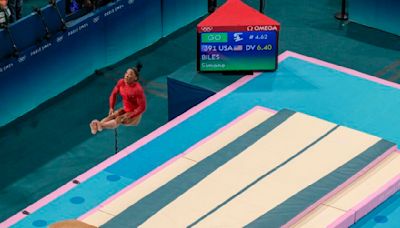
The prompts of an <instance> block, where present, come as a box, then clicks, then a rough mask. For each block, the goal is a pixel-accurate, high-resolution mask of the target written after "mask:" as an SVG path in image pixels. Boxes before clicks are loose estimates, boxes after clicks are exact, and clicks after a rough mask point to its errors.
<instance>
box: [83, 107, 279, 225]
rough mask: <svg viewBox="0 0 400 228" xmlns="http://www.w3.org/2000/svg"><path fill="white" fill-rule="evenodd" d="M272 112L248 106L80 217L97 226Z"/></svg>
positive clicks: (266, 117) (232, 139) (257, 123)
mask: <svg viewBox="0 0 400 228" xmlns="http://www.w3.org/2000/svg"><path fill="white" fill-rule="evenodd" d="M274 113H275V112H272V111H270V110H266V109H263V108H262V107H255V108H253V109H251V110H250V111H248V112H247V113H245V114H244V115H242V116H240V117H238V118H237V119H236V120H234V121H233V122H231V123H230V124H228V125H227V126H226V127H224V128H222V129H220V130H218V131H217V132H215V133H214V134H212V135H210V136H209V137H207V138H206V139H205V140H202V141H201V142H199V143H198V144H196V145H195V146H193V147H191V148H190V149H189V150H188V151H186V152H185V153H183V154H184V155H183V156H182V157H179V158H178V159H176V160H175V159H174V161H173V162H169V163H168V165H167V166H166V167H165V168H164V169H162V170H160V171H159V172H158V173H156V174H153V175H151V176H149V177H148V179H146V180H144V181H143V182H142V183H141V184H140V185H136V184H132V185H131V186H130V187H128V188H126V190H125V191H123V192H121V193H119V194H118V195H116V196H114V197H112V198H111V199H109V200H108V201H107V202H105V203H103V204H102V205H101V206H100V207H98V208H96V209H95V211H92V212H89V214H87V215H86V217H85V218H81V219H82V221H84V222H87V223H89V224H92V225H96V226H100V225H102V224H104V223H105V222H107V221H108V220H110V219H112V218H113V217H114V216H115V215H118V214H119V213H121V212H122V211H124V210H125V209H126V208H128V207H129V206H130V205H132V204H134V203H136V202H137V201H138V200H140V199H141V198H143V197H144V196H146V195H148V194H150V193H151V192H153V191H154V190H156V189H157V188H159V187H160V186H162V185H164V184H166V183H167V182H168V181H170V180H171V179H173V178H174V177H176V176H177V175H179V174H181V173H183V172H184V171H186V170H187V169H188V168H190V167H192V166H193V165H195V164H196V163H197V162H199V161H201V160H203V159H204V158H206V157H208V156H210V155H212V154H213V153H215V152H216V151H218V150H219V149H221V148H222V147H224V146H225V145H227V144H229V143H230V142H232V141H234V140H235V139H236V138H238V137H239V136H241V135H243V134H244V133H246V132H248V131H249V130H250V129H252V128H254V127H255V126H257V125H259V124H260V123H262V122H264V121H265V120H267V119H268V118H270V117H271V116H272V115H273V114H274ZM90 213H91V214H90Z"/></svg>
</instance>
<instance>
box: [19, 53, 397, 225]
mask: <svg viewBox="0 0 400 228" xmlns="http://www.w3.org/2000/svg"><path fill="white" fill-rule="evenodd" d="M232 104H235V105H232ZM257 105H261V106H265V107H269V108H272V109H276V110H281V109H284V108H288V109H291V110H297V111H300V112H304V113H306V114H309V115H312V116H316V117H319V118H321V119H325V120H328V121H331V122H334V123H337V124H339V125H343V126H348V127H351V128H354V129H358V130H361V131H364V132H367V133H370V134H373V135H377V136H380V137H382V138H385V139H387V140H389V141H393V142H394V143H397V144H399V143H400V135H399V134H398V131H397V129H399V127H400V122H399V121H398V120H399V118H398V116H396V115H392V114H393V113H399V112H400V90H399V89H395V88H392V87H388V86H384V85H381V84H377V83H374V82H371V81H368V80H365V79H361V78H358V77H354V76H352V75H348V74H345V73H342V72H339V71H336V70H332V69H330V68H326V67H322V66H318V65H315V64H312V63H309V62H306V61H303V60H300V59H296V58H287V59H286V60H284V61H283V62H281V63H280V67H279V70H278V71H277V72H275V73H264V74H262V75H260V76H258V77H256V78H255V79H253V80H251V81H249V82H248V83H246V84H245V85H243V86H242V87H239V88H238V89H237V90H235V91H234V92H232V93H230V94H228V95H227V96H225V97H223V98H222V99H220V100H218V101H217V102H215V103H214V104H212V105H210V106H208V107H207V108H205V109H203V110H202V111H200V112H199V113H198V114H196V115H194V116H192V117H190V118H189V119H187V120H186V121H184V122H183V123H181V124H179V125H178V126H176V127H174V128H173V129H171V130H169V131H167V132H166V133H164V134H163V135H161V136H159V137H157V138H156V139H154V140H152V141H151V142H149V143H147V144H146V145H145V146H143V147H141V148H139V149H138V150H136V151H135V152H134V153H131V154H130V155H128V156H127V157H125V158H123V159H121V160H120V161H119V162H117V163H115V164H114V165H111V166H109V167H108V168H106V169H105V172H108V173H110V174H114V175H119V176H121V177H122V178H123V179H130V180H137V179H138V178H140V177H141V176H143V175H145V174H146V173H148V172H149V171H150V170H152V169H154V168H156V167H157V166H159V165H160V164H162V163H164V162H166V161H167V160H169V159H170V158H172V157H174V156H176V155H178V154H180V153H182V152H183V151H185V150H186V149H188V148H189V147H190V146H192V145H194V144H195V143H196V142H198V141H200V140H201V139H203V138H205V137H206V136H208V135H210V134H211V133H213V132H214V131H216V130H217V129H219V128H220V127H223V126H224V125H226V124H227V123H229V122H231V121H232V120H233V119H235V118H236V117H238V116H239V115H241V114H243V113H244V112H246V111H248V110H250V109H251V108H253V107H254V106H257ZM216 116H217V117H218V118H215V117H216ZM204 123H207V124H204ZM193 129H196V130H195V131H193ZM98 181H102V182H104V181H105V180H104V174H103V173H100V174H98V175H95V176H93V177H92V178H90V179H89V181H88V182H84V183H82V184H80V185H78V186H77V187H76V189H74V191H73V193H71V192H68V193H66V194H65V195H63V196H61V197H60V199H59V200H61V201H64V202H68V201H70V199H72V198H73V197H76V196H77V195H76V194H75V192H77V191H79V192H80V193H81V194H82V195H80V196H90V199H91V200H90V203H89V202H88V204H90V205H87V204H85V203H82V204H81V207H80V209H76V210H75V211H69V212H68V215H69V216H71V218H74V217H78V216H80V215H81V214H82V212H85V210H86V208H88V207H91V206H94V205H96V204H99V203H101V202H102V201H104V200H106V199H107V194H104V193H103V192H107V193H109V194H112V193H116V192H118V190H121V189H123V188H124V187H125V186H126V184H125V183H124V182H122V183H121V184H120V185H119V186H118V187H114V185H113V187H110V188H108V187H107V185H102V186H104V187H101V192H102V193H99V194H97V191H96V192H93V191H92V189H98V187H97V186H96V183H98ZM117 185H118V184H117ZM48 207H50V208H51V207H54V202H51V203H50V204H49V205H47V206H45V207H43V208H42V209H41V210H40V211H38V212H36V213H33V214H32V215H30V216H28V218H27V219H25V220H23V221H21V222H20V223H19V224H18V226H17V227H29V226H31V225H32V224H33V223H35V222H36V221H38V220H48V221H56V220H59V219H64V218H65V216H64V215H61V214H62V213H53V212H52V210H48V209H47V208H48ZM59 207H60V206H59ZM60 208H61V207H60Z"/></svg>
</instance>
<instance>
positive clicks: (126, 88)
mask: <svg viewBox="0 0 400 228" xmlns="http://www.w3.org/2000/svg"><path fill="white" fill-rule="evenodd" d="M118 93H119V94H120V95H121V97H122V104H123V107H124V111H125V112H129V113H132V114H131V115H130V117H136V116H139V115H140V114H142V113H143V112H144V111H145V110H146V97H145V95H144V91H143V88H142V86H141V85H140V84H139V83H138V82H135V83H134V84H132V85H128V84H126V83H125V81H124V79H120V80H119V81H118V83H117V85H116V86H115V87H114V89H113V91H112V93H111V95H110V108H111V109H114V107H115V103H116V102H117V94H118Z"/></svg>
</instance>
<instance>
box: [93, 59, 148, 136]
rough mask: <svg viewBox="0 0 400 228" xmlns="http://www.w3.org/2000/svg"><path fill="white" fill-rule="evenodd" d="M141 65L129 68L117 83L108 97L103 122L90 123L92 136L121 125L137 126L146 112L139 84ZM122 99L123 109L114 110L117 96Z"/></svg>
mask: <svg viewBox="0 0 400 228" xmlns="http://www.w3.org/2000/svg"><path fill="white" fill-rule="evenodd" d="M141 69H142V65H141V64H140V63H139V64H137V65H136V67H133V68H129V69H128V70H127V71H126V72H125V75H124V78H123V79H120V80H119V81H118V82H117V85H116V86H115V87H114V89H113V91H112V92H111V95H110V101H109V103H110V110H109V112H108V116H107V117H105V118H104V119H103V120H101V121H99V120H93V121H92V122H91V123H90V129H91V132H92V134H94V135H95V134H96V133H97V132H99V131H102V130H103V129H115V128H117V127H119V126H120V125H121V124H122V125H125V126H137V125H138V124H139V123H140V120H141V118H142V114H143V112H144V111H145V110H146V97H145V95H144V91H143V88H142V86H141V85H140V83H139V74H140V70H141ZM118 94H119V95H120V96H121V97H122V104H123V108H120V109H118V110H115V103H116V102H117V95H118Z"/></svg>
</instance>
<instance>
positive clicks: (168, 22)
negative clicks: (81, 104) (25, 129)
mask: <svg viewBox="0 0 400 228" xmlns="http://www.w3.org/2000/svg"><path fill="white" fill-rule="evenodd" d="M63 1H65V0H61V1H59V2H58V5H59V8H60V10H61V11H62V12H61V14H62V15H65V12H64V7H63V5H64V2H63ZM206 6H207V1H197V0H196V1H195V0H192V1H187V0H159V1H148V0H118V1H115V2H113V3H110V4H109V5H107V6H105V7H103V8H101V9H98V10H96V11H95V12H92V13H89V14H87V15H85V16H83V17H81V18H79V19H77V20H75V21H71V22H69V23H68V29H67V31H65V32H64V33H63V32H61V31H60V30H59V28H60V26H61V22H60V19H59V16H58V14H57V12H56V11H55V9H54V8H53V7H51V6H46V7H44V8H43V9H42V11H43V16H44V18H45V20H46V21H47V22H48V27H49V28H50V31H51V33H52V37H51V39H50V40H49V41H46V40H44V41H42V42H38V40H40V38H41V37H44V34H45V29H44V27H43V25H42V22H41V21H40V18H39V17H38V16H37V15H36V14H31V15H29V16H27V17H25V18H23V19H22V20H20V21H18V22H17V23H15V24H13V25H12V26H10V31H11V33H12V34H13V37H14V40H15V43H16V45H17V47H18V49H20V54H19V57H18V58H10V57H8V56H9V55H10V53H11V52H12V45H11V42H10V39H9V36H8V35H7V32H6V31H4V30H1V31H0V85H1V89H0V101H1V104H0V105H1V106H0V107H1V109H2V115H0V126H3V125H6V124H7V123H9V122H10V121H12V120H14V119H16V118H17V117H19V116H22V115H23V114H25V113H27V112H28V111H30V110H32V109H34V108H35V107H37V106H38V105H39V104H41V103H43V102H44V101H46V100H48V99H50V98H52V97H54V96H56V95H58V94H60V93H61V92H63V91H65V90H66V89H68V88H70V87H71V86H73V85H75V84H77V83H79V82H80V81H81V80H83V79H84V78H86V77H87V76H88V75H90V74H92V73H93V72H94V71H95V70H96V69H98V68H102V67H104V66H107V65H110V64H114V63H116V62H118V61H119V60H121V59H123V58H125V57H127V56H129V55H131V54H133V53H134V52H136V51H139V50H141V49H143V48H145V47H147V46H149V45H151V44H152V43H154V42H156V41H157V40H159V39H160V38H161V37H163V36H166V35H168V34H170V33H171V32H173V31H175V30H176V29H178V28H180V27H182V26H184V25H186V24H188V23H190V22H192V21H193V20H195V19H197V18H199V17H201V16H203V15H205V14H206V12H207V8H206ZM182 7H183V9H184V11H185V12H190V13H182V14H181V13H178V12H177V11H178V9H179V10H180V8H182ZM163 27H165V29H164V30H165V31H166V32H165V33H163ZM21 81H23V82H24V83H23V85H21V83H20V82H21ZM43 88H45V89H43ZM16 103H18V105H15V104H16Z"/></svg>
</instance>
